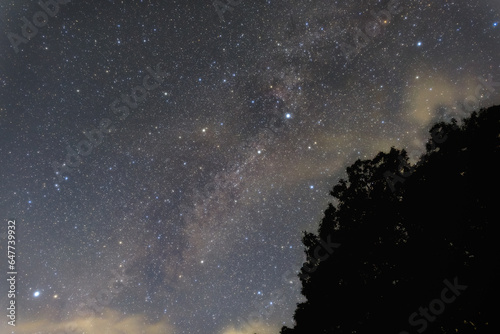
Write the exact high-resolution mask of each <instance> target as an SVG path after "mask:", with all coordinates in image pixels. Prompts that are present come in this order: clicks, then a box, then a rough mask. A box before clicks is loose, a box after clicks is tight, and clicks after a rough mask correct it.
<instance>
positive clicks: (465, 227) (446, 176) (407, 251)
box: [281, 106, 500, 334]
mask: <svg viewBox="0 0 500 334" xmlns="http://www.w3.org/2000/svg"><path fill="white" fill-rule="evenodd" d="M499 117H500V106H496V107H491V108H489V109H486V110H485V109H483V110H481V111H479V112H474V113H473V114H472V115H471V116H470V117H468V118H466V119H464V120H463V122H462V123H461V124H460V125H458V124H457V122H456V121H455V120H452V122H451V123H443V122H441V123H437V124H435V125H434V126H433V127H432V128H431V130H430V134H431V139H429V141H428V143H427V145H426V153H425V154H423V155H422V156H421V157H420V159H419V161H418V163H417V164H415V165H411V164H410V163H409V160H408V157H407V153H406V151H405V150H398V149H395V148H391V150H390V152H389V153H383V152H380V153H378V154H377V155H376V156H375V158H373V159H372V160H363V161H362V160H357V161H356V162H355V163H354V164H353V165H351V166H350V167H348V168H347V176H348V177H347V180H344V179H341V180H340V181H339V182H338V184H337V185H336V186H334V187H333V190H332V191H331V193H330V194H331V195H332V196H333V197H334V198H336V199H337V202H338V204H337V205H336V206H334V205H332V204H329V206H328V208H327V209H326V211H325V215H324V218H323V219H322V221H321V223H320V225H319V229H318V232H317V233H316V234H315V233H307V232H304V237H303V243H304V245H305V253H306V256H307V260H306V263H304V266H303V267H302V269H301V272H300V274H299V277H300V280H301V283H302V291H301V293H302V294H303V295H304V296H305V297H306V301H305V302H303V303H299V304H297V309H296V310H295V314H294V321H295V325H294V327H293V328H288V327H286V326H284V327H283V328H282V329H281V334H302V333H304V334H305V333H307V334H312V333H313V334H314V333H400V332H402V331H403V332H408V333H422V332H424V331H428V332H429V333H456V332H458V333H472V332H474V333H478V332H486V331H488V332H490V331H491V330H492V326H493V323H492V322H494V321H495V319H497V318H498V304H499V299H498V298H497V297H498V296H499V292H498V288H497V287H496V284H497V282H498V281H499V278H500V268H499V266H500V261H499V256H498V254H499V252H498V250H497V249H496V247H495V241H494V238H495V237H496V233H495V232H496V231H497V229H495V226H496V225H497V224H498V218H497V216H498V215H496V214H495V213H496V212H495V211H496V210H495V209H496V208H495V206H496V205H498V199H499V197H498V186H499V171H500V168H499V167H500V166H499V163H500V159H499V147H500V145H499V144H500V138H499V136H500V124H499V123H500V119H499ZM325 242H326V243H328V242H335V243H338V244H340V245H341V246H340V247H338V248H336V249H335V252H333V253H332V254H331V255H329V256H322V258H321V259H320V260H319V259H318V256H317V251H316V254H315V250H316V249H317V248H318V247H322V245H324V244H325ZM321 254H326V252H325V251H323V252H322V253H321ZM444 280H448V283H450V284H457V283H456V282H457V281H458V284H459V285H460V286H466V287H467V288H466V289H463V290H462V291H461V292H459V295H455V297H456V298H455V299H453V298H452V296H453V293H452V292H453V290H452V289H449V288H448V290H446V291H445V292H444V297H443V291H444V290H443V289H445V288H446V287H447V285H446V284H445V283H444ZM442 298H446V299H443V300H447V301H450V300H451V299H453V302H449V303H448V302H445V303H444V302H441V304H442V305H444V309H438V306H440V305H441V304H440V303H439V302H437V301H436V302H434V300H435V299H438V300H440V299H442ZM431 302H432V303H434V304H433V310H434V311H435V313H434V314H433V313H430V311H428V314H427V315H428V317H427V316H425V315H422V313H421V312H422V309H419V308H420V307H422V308H429V306H430V304H432V303H431ZM415 312H416V313H417V314H416V315H415V314H414V313H415ZM426 312H427V311H426ZM412 314H413V322H411V319H410V318H411V316H412ZM436 314H437V315H436Z"/></svg>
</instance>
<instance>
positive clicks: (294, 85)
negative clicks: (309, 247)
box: [0, 0, 500, 334]
mask: <svg viewBox="0 0 500 334" xmlns="http://www.w3.org/2000/svg"><path fill="white" fill-rule="evenodd" d="M43 1H44V2H49V3H50V1H48V0H43ZM226 1H229V0H221V1H220V2H217V1H216V2H215V3H213V2H212V1H211V0H206V1H195V0H183V1H169V0H165V1H152V0H141V1H139V0H123V1H117V0H100V1H96V0H94V1H76V0H74V1H71V2H68V1H66V0H59V4H58V5H57V6H58V8H56V7H55V6H54V5H53V4H52V5H47V6H45V10H46V12H43V13H46V14H40V13H38V14H37V12H40V11H43V10H44V9H42V6H40V5H39V4H38V1H27V0H0V28H1V30H2V32H3V35H2V37H1V38H0V143H1V145H0V157H1V164H0V175H1V180H2V182H1V191H0V212H1V219H2V221H4V222H5V223H3V224H2V226H3V228H2V230H1V236H2V238H1V239H0V249H1V252H2V254H4V255H3V256H4V259H2V260H1V266H0V268H1V269H2V271H3V273H2V275H6V272H7V271H8V269H7V258H6V248H7V239H6V235H7V227H6V222H7V220H8V219H13V218H14V219H16V242H17V247H16V252H17V255H16V256H17V258H16V260H17V272H18V276H17V295H16V306H17V319H16V327H12V326H9V325H7V320H6V317H5V315H4V314H2V318H3V319H2V322H1V324H0V333H2V334H3V333H16V334H24V333H29V334H34V333H39V334H48V333H57V334H63V333H83V332H85V333H91V334H94V333H96V334H97V333H99V334H101V333H110V334H119V333H127V334H129V333H130V334H132V333H134V334H136V333H148V334H149V333H163V334H173V333H176V334H177V333H179V334H181V333H182V334H184V333H185V334H188V333H189V334H195V333H203V334H252V333H254V332H256V333H259V334H268V333H276V334H277V333H278V332H279V328H281V326H283V325H288V326H293V320H292V316H293V312H294V310H295V305H296V303H297V302H299V301H301V300H302V299H301V295H300V284H299V280H298V278H297V277H296V276H295V275H296V273H297V272H298V271H299V269H300V267H301V265H302V263H303V262H304V260H305V255H304V253H303V245H302V243H301V237H302V231H304V230H308V231H315V230H316V229H317V227H318V222H319V221H320V219H321V218H322V215H323V210H325V209H326V207H327V204H328V202H329V201H331V200H332V199H331V197H330V196H329V195H328V193H329V191H330V189H331V188H332V187H333V186H334V185H335V184H336V183H337V182H338V180H339V178H341V177H344V176H345V168H346V167H347V166H349V165H350V164H352V163H353V162H354V161H355V160H356V159H358V158H361V159H371V158H373V157H374V156H375V154H376V153H377V152H379V151H385V152H387V151H389V149H390V147H391V146H395V147H396V148H407V150H408V152H409V153H410V156H411V157H412V158H413V159H414V158H416V157H418V155H419V154H421V153H422V152H423V150H424V147H425V142H426V140H427V138H428V137H429V135H428V129H429V128H430V126H431V125H432V124H433V123H434V122H436V121H439V120H445V121H449V120H450V119H451V118H452V117H454V118H457V119H459V118H460V117H464V116H465V115H467V114H468V113H470V111H471V110H473V109H478V108H479V107H489V106H491V105H494V104H499V103H500V92H499V90H500V84H499V83H496V82H497V81H498V82H500V62H499V60H498V58H497V57H498V54H499V52H500V2H499V1H498V0H484V1H465V0H464V1H452V0H436V1H430V0H429V1H401V2H400V3H398V2H396V1H389V0H383V1H373V0H370V1H367V0H358V1H333V0H330V1H327V0H318V1H297V0H289V1H275V0H258V1H250V0H231V1H229V2H226ZM66 2H67V3H66ZM227 3H229V4H228V5H225V4H227ZM214 4H215V5H214ZM224 6H226V7H224ZM388 8H390V10H391V11H392V14H391V13H390V12H382V13H381V14H380V15H379V16H378V17H377V18H376V17H374V16H372V14H371V13H373V14H374V15H375V16H377V14H376V13H379V12H380V11H385V10H386V9H388ZM223 11H224V12H223ZM383 13H389V14H390V17H388V16H387V15H385V16H384V15H383ZM34 15H35V19H34V18H33V16H34ZM23 17H24V19H23ZM221 18H222V19H221ZM34 20H35V23H36V24H37V25H38V26H39V27H36V26H35V25H34V23H33V22H34ZM37 20H38V21H37ZM375 22H378V23H375ZM23 25H24V26H25V28H24V34H25V35H26V36H23V29H22V27H23ZM29 26H31V27H34V28H35V30H33V29H31V30H30V28H29ZM370 35H371V36H373V37H370ZM354 36H358V37H359V38H358V41H357V42H356V43H355V41H354ZM28 37H29V38H28ZM356 47H357V48H356ZM474 96H476V97H474ZM463 103H465V107H462V104H463ZM413 161H414V160H413ZM0 287H1V291H2V292H1V294H0V304H1V305H2V309H4V311H3V312H5V313H6V310H5V308H4V306H5V307H6V306H7V305H8V299H7V292H6V291H7V290H8V286H7V284H6V281H5V280H4V279H2V283H1V285H0Z"/></svg>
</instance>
